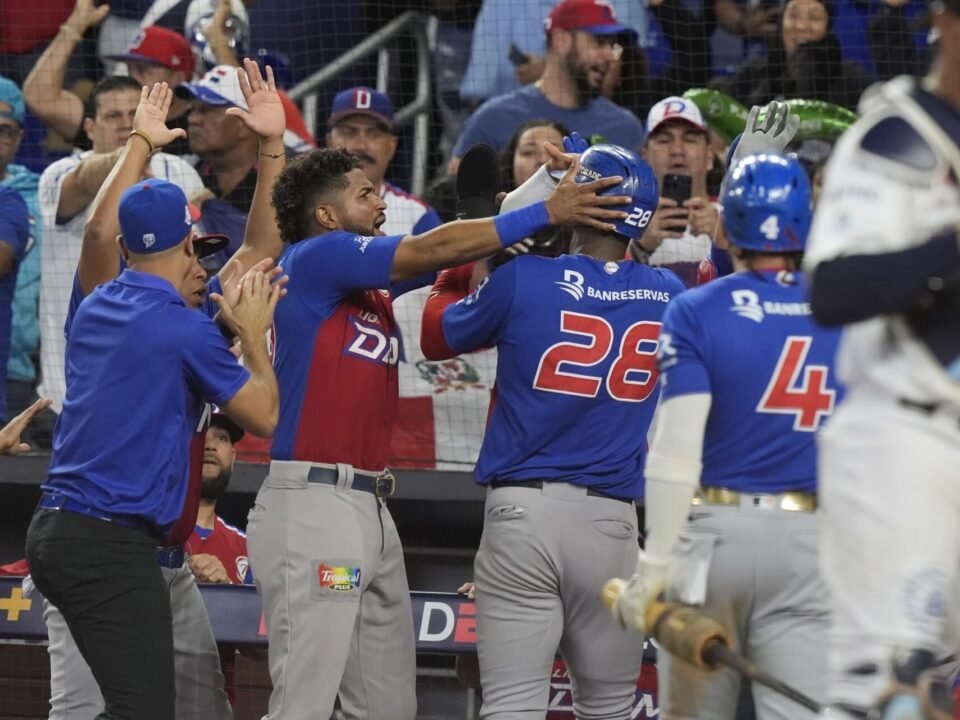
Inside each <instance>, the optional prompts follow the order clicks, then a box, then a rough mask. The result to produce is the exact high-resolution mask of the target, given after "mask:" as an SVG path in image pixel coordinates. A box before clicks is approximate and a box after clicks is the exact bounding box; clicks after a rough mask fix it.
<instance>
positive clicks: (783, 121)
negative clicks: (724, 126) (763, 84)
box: [727, 102, 800, 170]
mask: <svg viewBox="0 0 960 720" xmlns="http://www.w3.org/2000/svg"><path fill="white" fill-rule="evenodd" d="M759 116H760V106H759V105H754V106H753V107H752V108H750V114H749V115H748V116H747V127H746V129H745V130H744V131H743V134H742V135H741V136H740V142H739V143H738V144H737V147H736V149H735V150H734V151H733V155H732V156H731V157H730V161H729V162H728V163H727V170H732V169H733V168H735V167H736V166H737V163H738V162H740V161H741V160H742V159H743V158H745V157H747V156H748V155H754V154H756V153H759V152H765V151H766V152H770V151H773V152H783V151H784V150H785V148H786V147H787V145H789V144H790V142H791V141H792V140H793V138H794V136H796V134H797V130H799V129H800V116H799V115H797V114H796V113H794V114H791V113H790V108H789V107H787V106H786V104H784V103H777V102H772V103H770V104H769V105H768V106H767V113H766V115H765V116H764V118H763V122H762V123H761V122H760V121H759V120H758V118H759Z"/></svg>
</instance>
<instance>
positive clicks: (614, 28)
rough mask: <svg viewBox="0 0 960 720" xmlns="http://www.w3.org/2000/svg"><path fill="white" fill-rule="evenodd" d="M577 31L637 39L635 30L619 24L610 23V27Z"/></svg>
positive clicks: (587, 28)
mask: <svg viewBox="0 0 960 720" xmlns="http://www.w3.org/2000/svg"><path fill="white" fill-rule="evenodd" d="M578 29H579V30H580V32H585V33H589V34H590V35H629V36H630V37H632V38H633V39H634V40H636V39H637V31H636V30H634V29H633V28H629V27H627V26H626V25H621V24H620V23H612V24H610V25H592V26H590V27H583V28H578Z"/></svg>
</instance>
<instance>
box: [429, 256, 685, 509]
mask: <svg viewBox="0 0 960 720" xmlns="http://www.w3.org/2000/svg"><path fill="white" fill-rule="evenodd" d="M683 289H684V286H683V284H682V283H681V282H680V280H679V279H678V278H677V276H676V275H674V274H673V273H672V272H670V271H669V270H659V269H654V268H650V267H648V266H646V265H640V264H637V263H634V262H632V261H624V262H607V263H604V262H601V261H598V260H594V259H592V258H589V257H585V256H580V255H565V256H562V257H559V258H555V259H548V258H542V257H529V256H527V257H520V258H518V259H516V260H514V261H513V262H510V263H508V264H507V265H504V266H503V267H501V268H500V269H498V270H497V271H496V272H495V273H493V275H491V276H490V277H489V278H487V280H485V281H484V282H483V283H482V284H481V285H480V286H479V287H478V288H477V289H476V290H475V291H474V292H473V293H472V294H471V295H469V296H468V297H466V298H465V299H463V300H461V301H460V302H458V303H457V304H455V305H451V306H449V307H447V308H446V310H445V311H444V314H443V321H442V324H443V335H444V339H445V341H446V344H447V345H448V346H449V348H450V349H451V350H453V351H455V352H457V353H463V352H468V351H471V350H475V349H477V348H481V347H493V346H496V347H497V350H498V363H497V399H496V403H495V405H494V409H493V413H492V415H491V417H490V423H489V426H488V428H487V433H486V436H485V438H484V441H483V447H482V448H481V450H480V458H479V461H478V462H477V469H476V475H477V480H478V481H479V482H480V483H482V484H486V483H489V482H490V481H491V480H494V479H496V480H498V481H502V482H518V481H522V480H530V479H535V478H545V479H549V480H553V481H560V482H569V483H574V484H577V485H583V486H589V487H593V488H596V489H598V490H602V491H604V492H606V493H607V494H609V495H613V496H616V497H623V498H637V497H641V496H642V495H643V475H642V472H643V463H644V459H645V456H646V437H647V430H648V428H649V426H650V421H651V419H652V417H653V411H654V409H655V408H656V405H657V398H658V393H659V390H658V383H657V379H658V374H657V368H656V354H657V348H658V345H659V337H660V321H661V318H662V317H663V313H664V310H665V309H666V307H667V303H669V302H670V301H671V300H672V299H673V297H674V296H676V295H677V294H679V293H681V292H682V291H683Z"/></svg>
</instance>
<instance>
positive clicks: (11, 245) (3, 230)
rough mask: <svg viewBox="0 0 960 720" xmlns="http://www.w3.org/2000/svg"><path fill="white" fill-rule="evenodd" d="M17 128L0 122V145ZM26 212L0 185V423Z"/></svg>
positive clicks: (16, 195) (13, 194) (15, 196)
mask: <svg viewBox="0 0 960 720" xmlns="http://www.w3.org/2000/svg"><path fill="white" fill-rule="evenodd" d="M15 132H18V129H16V128H11V127H10V126H8V125H2V124H0V146H2V145H3V144H4V143H6V142H8V139H7V138H8V136H10V135H12V134H13V133H15ZM29 246H30V211H29V210H27V203H25V202H24V200H23V198H22V197H21V196H20V193H18V192H17V191H16V190H14V189H13V188H11V187H6V186H0V378H2V379H3V383H0V423H6V421H7V418H8V417H10V415H8V414H7V392H6V380H7V359H8V357H9V356H10V334H11V332H10V331H11V327H10V323H11V317H12V315H13V291H14V288H15V287H16V284H17V270H18V268H19V266H20V263H21V261H22V260H23V257H24V255H25V254H26V253H27V251H28V250H29V249H30V247H29Z"/></svg>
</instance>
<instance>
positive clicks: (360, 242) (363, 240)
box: [353, 235, 373, 253]
mask: <svg viewBox="0 0 960 720" xmlns="http://www.w3.org/2000/svg"><path fill="white" fill-rule="evenodd" d="M353 241H354V242H355V243H356V244H357V250H359V251H360V252H361V253H365V252H366V251H367V245H369V244H370V243H372V242H373V238H372V237H370V236H369V235H357V236H356V237H355V238H354V239H353Z"/></svg>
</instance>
